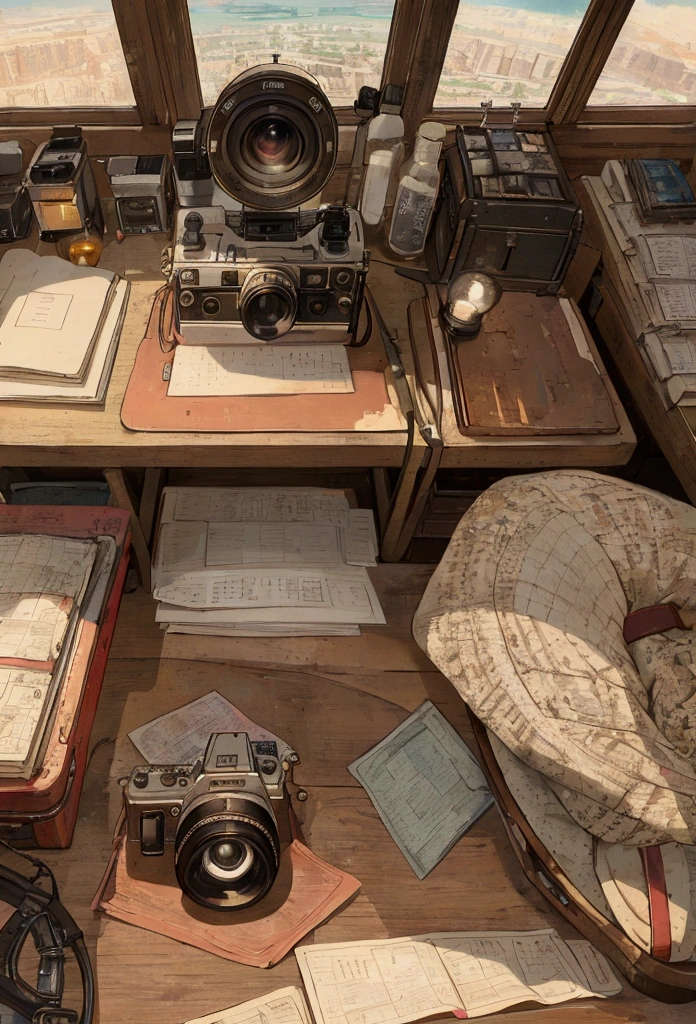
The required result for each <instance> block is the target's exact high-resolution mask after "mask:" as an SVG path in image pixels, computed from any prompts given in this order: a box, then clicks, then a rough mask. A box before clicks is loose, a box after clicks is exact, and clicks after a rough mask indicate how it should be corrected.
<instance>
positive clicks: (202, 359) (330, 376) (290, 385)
mask: <svg viewBox="0 0 696 1024" xmlns="http://www.w3.org/2000/svg"><path fill="white" fill-rule="evenodd" d="M354 390H355V388H354V387H353V378H352V377H351V372H350V366H349V364H348V353H347V352H346V347H345V345H304V346H296V345H292V346H290V345H288V346H286V345H215V346H214V347H210V348H209V347H208V346H206V345H179V346H178V347H177V349H176V352H175V354H174V363H173V365H172V375H171V378H170V381H169V387H168V388H167V394H168V395H178V396H184V397H194V396H198V395H301V394H307V395H309V394H345V393H348V392H352V391H354Z"/></svg>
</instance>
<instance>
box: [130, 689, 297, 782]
mask: <svg viewBox="0 0 696 1024" xmlns="http://www.w3.org/2000/svg"><path fill="white" fill-rule="evenodd" d="M214 732H246V733H248V734H249V739H252V740H268V741H269V742H270V743H275V744H277V747H278V756H279V757H280V758H281V759H282V758H284V757H285V756H286V754H287V753H289V751H290V750H291V749H292V748H291V747H290V745H289V744H288V743H286V742H285V740H281V739H280V737H278V736H276V735H275V733H272V732H269V731H268V730H267V729H262V728H261V726H260V725H257V724H256V722H253V721H252V720H251V718H248V717H247V716H246V715H245V714H244V712H243V711H240V710H239V708H236V707H235V706H234V704H231V703H230V702H229V701H228V700H227V699H226V698H225V697H223V696H222V694H220V693H218V692H217V691H216V690H213V691H212V692H211V693H208V694H206V695H205V697H199V698H198V700H194V701H191V703H190V704H185V705H184V706H183V707H182V708H177V709H176V711H170V712H169V714H167V715H162V716H161V718H155V719H154V721H152V722H148V723H147V725H141V726H140V728H139V729H134V730H133V732H130V733H128V737H129V739H131V740H132V742H133V744H134V745H135V746H136V747H137V748H138V750H139V751H140V753H141V754H142V755H143V757H144V758H145V760H146V761H147V763H148V764H193V763H194V762H195V761H196V760H197V759H198V758H199V757H200V756H201V755H202V754H203V752H204V751H205V748H206V746H207V744H208V740H209V739H210V736H211V733H214Z"/></svg>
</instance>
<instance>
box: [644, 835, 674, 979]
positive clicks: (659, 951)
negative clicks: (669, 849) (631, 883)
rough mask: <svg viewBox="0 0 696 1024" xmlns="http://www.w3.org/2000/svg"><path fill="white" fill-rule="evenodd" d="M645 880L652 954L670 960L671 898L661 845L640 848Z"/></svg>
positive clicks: (659, 958) (658, 958) (657, 958)
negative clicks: (668, 891)
mask: <svg viewBox="0 0 696 1024" xmlns="http://www.w3.org/2000/svg"><path fill="white" fill-rule="evenodd" d="M640 859H641V861H642V862H643V871H644V872H645V880H646V882H647V883H648V903H649V906H650V932H651V937H650V954H651V956H654V957H655V959H656V960H667V961H668V960H669V958H670V956H671V955H672V928H671V925H670V920H669V898H668V896H667V882H666V879H665V867H664V863H663V861H662V852H661V850H660V847H659V846H643V847H641V850H640Z"/></svg>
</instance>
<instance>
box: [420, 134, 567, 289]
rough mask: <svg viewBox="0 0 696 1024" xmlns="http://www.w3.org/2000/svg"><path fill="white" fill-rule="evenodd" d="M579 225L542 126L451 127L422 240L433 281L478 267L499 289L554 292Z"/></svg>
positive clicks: (549, 141) (446, 278)
mask: <svg viewBox="0 0 696 1024" xmlns="http://www.w3.org/2000/svg"><path fill="white" fill-rule="evenodd" d="M581 229H582V210H581V209H580V206H579V205H578V200H577V198H576V196H575V193H574V191H573V188H572V186H571V184H570V181H569V180H568V178H567V176H566V174H565V172H564V170H563V168H562V167H561V164H560V162H559V160H558V156H557V154H556V151H555V149H554V146H553V142H552V141H551V138H550V136H549V134H548V133H547V132H541V131H535V132H529V131H517V130H514V129H500V128H497V129H496V128H489V129H484V128H462V127H461V126H459V127H457V132H456V141H455V145H454V146H452V147H451V148H450V149H449V150H447V153H446V157H445V169H444V173H443V178H442V184H441V187H440V196H439V200H438V208H437V211H436V214H435V218H434V221H433V227H432V229H431V233H430V237H429V241H428V247H427V253H426V255H427V260H428V271H429V274H430V277H431V280H433V281H448V280H449V279H450V277H452V276H455V275H456V274H458V273H459V272H460V271H462V270H481V271H485V273H487V274H491V275H492V276H493V277H496V278H497V279H498V280H499V281H500V284H501V285H502V287H503V288H504V289H509V290H514V291H534V292H536V293H537V294H539V295H555V293H556V292H557V291H558V289H559V287H560V285H561V282H562V280H563V277H564V275H565V272H566V270H567V268H568V264H569V263H570V260H571V258H572V256H573V253H574V252H575V249H576V247H577V244H578V242H579V240H580V232H581Z"/></svg>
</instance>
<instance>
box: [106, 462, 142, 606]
mask: <svg viewBox="0 0 696 1024" xmlns="http://www.w3.org/2000/svg"><path fill="white" fill-rule="evenodd" d="M104 477H105V479H106V482H107V483H108V485H109V489H110V490H111V493H112V495H113V496H114V498H115V500H116V504H117V506H118V507H119V508H124V509H126V510H127V511H128V512H130V514H131V534H132V540H133V551H134V553H135V560H136V562H137V563H138V571H139V573H140V582H141V583H142V585H143V590H146V591H147V592H148V593H149V592H150V591H151V590H152V582H151V579H150V552H149V550H148V546H147V541H146V540H145V534H144V533H143V528H142V526H141V524H140V520H139V519H138V513H137V512H136V511H135V508H134V506H133V499H132V498H131V495H130V491H129V489H128V485H127V484H126V480H125V477H124V475H123V470H122V469H105V470H104Z"/></svg>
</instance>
